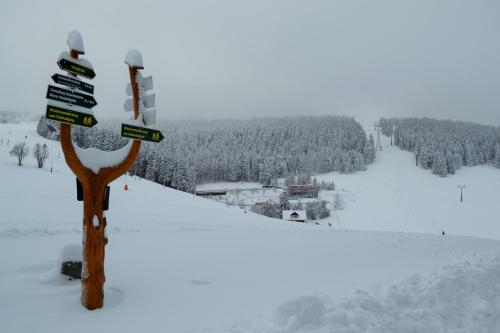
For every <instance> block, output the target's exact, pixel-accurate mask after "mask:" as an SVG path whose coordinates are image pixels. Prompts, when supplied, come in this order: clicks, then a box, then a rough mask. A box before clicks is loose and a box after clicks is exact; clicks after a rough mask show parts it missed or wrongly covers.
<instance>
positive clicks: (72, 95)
mask: <svg viewBox="0 0 500 333" xmlns="http://www.w3.org/2000/svg"><path fill="white" fill-rule="evenodd" d="M46 97H47V99H52V100H54V101H58V102H64V103H69V104H73V105H77V106H81V107H83V108H93V107H94V106H96V105H97V102H96V100H95V99H94V96H92V95H86V94H80V93H77V92H74V91H71V90H67V89H63V88H58V87H55V86H51V85H49V88H48V89H47V96H46Z"/></svg>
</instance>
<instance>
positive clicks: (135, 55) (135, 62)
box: [125, 49, 144, 68]
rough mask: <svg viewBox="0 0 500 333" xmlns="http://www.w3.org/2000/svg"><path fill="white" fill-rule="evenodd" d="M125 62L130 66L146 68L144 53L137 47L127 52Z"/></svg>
mask: <svg viewBox="0 0 500 333" xmlns="http://www.w3.org/2000/svg"><path fill="white" fill-rule="evenodd" d="M125 63H126V64H127V65H129V66H130V67H135V68H144V65H143V62H142V54H141V52H139V51H138V50H136V49H131V50H129V51H128V52H127V55H126V56H125Z"/></svg>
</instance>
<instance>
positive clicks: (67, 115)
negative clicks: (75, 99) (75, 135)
mask: <svg viewBox="0 0 500 333" xmlns="http://www.w3.org/2000/svg"><path fill="white" fill-rule="evenodd" d="M45 117H46V118H47V119H52V120H55V121H60V122H62V123H67V124H71V125H77V126H83V127H92V126H94V125H96V124H97V120H96V119H95V118H94V116H93V115H91V114H88V113H83V112H78V111H75V110H71V109H65V108H61V107H58V106H54V105H47V111H46V113H45Z"/></svg>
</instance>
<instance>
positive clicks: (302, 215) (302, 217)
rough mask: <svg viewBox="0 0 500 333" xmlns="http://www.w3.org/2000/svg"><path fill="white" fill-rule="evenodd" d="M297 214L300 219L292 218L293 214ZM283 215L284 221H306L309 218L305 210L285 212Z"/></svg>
mask: <svg viewBox="0 0 500 333" xmlns="http://www.w3.org/2000/svg"><path fill="white" fill-rule="evenodd" d="M294 213H296V214H297V215H298V217H291V216H292V214H294ZM281 214H282V217H283V219H284V220H300V221H302V220H304V221H305V220H306V219H307V217H306V211H305V210H301V209H294V210H284V211H282V212H281Z"/></svg>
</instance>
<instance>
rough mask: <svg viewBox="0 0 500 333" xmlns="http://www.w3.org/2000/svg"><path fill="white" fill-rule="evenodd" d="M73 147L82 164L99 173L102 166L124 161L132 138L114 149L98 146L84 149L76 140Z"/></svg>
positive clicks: (110, 165) (130, 146) (105, 166)
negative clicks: (108, 149) (99, 147)
mask: <svg viewBox="0 0 500 333" xmlns="http://www.w3.org/2000/svg"><path fill="white" fill-rule="evenodd" d="M73 147H74V148H75V152H76V155H77V156H78V158H79V159H80V161H81V162H82V164H83V165H84V166H85V167H87V168H89V169H90V170H92V171H93V172H94V173H98V172H99V170H100V169H102V168H108V167H113V166H115V165H118V164H120V163H121V162H123V160H125V158H126V157H127V155H128V153H129V152H130V149H131V148H132V140H130V141H129V142H128V143H127V144H126V145H125V146H123V147H122V148H120V149H117V150H114V151H102V150H99V149H96V148H86V149H84V148H80V147H78V146H77V145H76V144H75V143H74V142H73Z"/></svg>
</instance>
